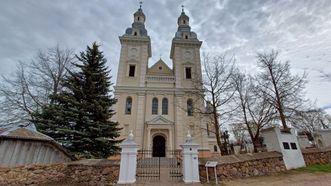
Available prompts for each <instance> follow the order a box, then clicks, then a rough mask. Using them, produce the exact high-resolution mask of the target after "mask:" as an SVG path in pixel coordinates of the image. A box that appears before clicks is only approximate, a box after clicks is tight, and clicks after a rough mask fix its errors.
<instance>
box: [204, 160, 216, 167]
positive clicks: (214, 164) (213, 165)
mask: <svg viewBox="0 0 331 186" xmlns="http://www.w3.org/2000/svg"><path fill="white" fill-rule="evenodd" d="M205 166H206V167H216V166H217V161H207V163H206V165H205Z"/></svg>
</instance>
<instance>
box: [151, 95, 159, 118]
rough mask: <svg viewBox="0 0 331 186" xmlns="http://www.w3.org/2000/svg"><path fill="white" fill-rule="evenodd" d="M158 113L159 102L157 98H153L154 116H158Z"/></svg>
mask: <svg viewBox="0 0 331 186" xmlns="http://www.w3.org/2000/svg"><path fill="white" fill-rule="evenodd" d="M157 111H158V100H157V98H153V101H152V114H153V115H156V114H157Z"/></svg>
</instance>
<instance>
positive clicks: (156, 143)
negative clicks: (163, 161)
mask: <svg viewBox="0 0 331 186" xmlns="http://www.w3.org/2000/svg"><path fill="white" fill-rule="evenodd" d="M165 142H166V141H165V138H164V137H163V136H155V137H154V138H153V157H165Z"/></svg>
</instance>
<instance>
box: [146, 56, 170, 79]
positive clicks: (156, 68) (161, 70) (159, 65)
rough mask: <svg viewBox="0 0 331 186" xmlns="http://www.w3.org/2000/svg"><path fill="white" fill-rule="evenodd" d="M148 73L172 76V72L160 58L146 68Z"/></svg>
mask: <svg viewBox="0 0 331 186" xmlns="http://www.w3.org/2000/svg"><path fill="white" fill-rule="evenodd" d="M147 74H148V75H163V76H173V75H174V72H173V70H171V69H170V68H169V67H168V65H167V64H165V63H164V62H163V61H162V60H161V59H160V60H159V61H158V62H156V63H155V64H154V65H153V66H152V67H151V68H149V69H148V70H147Z"/></svg>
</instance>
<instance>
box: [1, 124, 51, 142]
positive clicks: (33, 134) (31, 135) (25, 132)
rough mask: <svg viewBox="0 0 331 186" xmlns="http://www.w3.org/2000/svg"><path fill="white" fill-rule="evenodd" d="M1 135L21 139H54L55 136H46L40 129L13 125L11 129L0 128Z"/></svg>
mask: <svg viewBox="0 0 331 186" xmlns="http://www.w3.org/2000/svg"><path fill="white" fill-rule="evenodd" d="M0 137H10V138H19V139H36V140H47V141H49V140H53V138H51V137H49V136H46V135H45V134H42V133H40V132H38V131H33V130H31V129H28V128H23V127H12V128H10V129H5V130H2V131H1V130H0Z"/></svg>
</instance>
